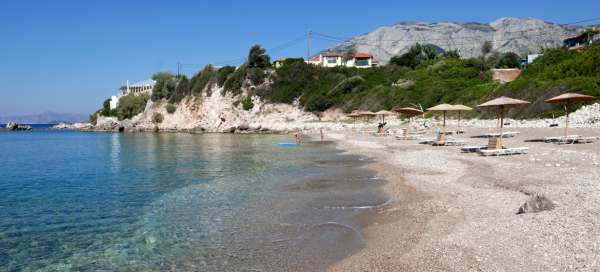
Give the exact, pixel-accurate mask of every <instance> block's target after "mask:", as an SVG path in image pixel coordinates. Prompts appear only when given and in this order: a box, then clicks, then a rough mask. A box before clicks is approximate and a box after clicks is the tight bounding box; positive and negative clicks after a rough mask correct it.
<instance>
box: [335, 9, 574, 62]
mask: <svg viewBox="0 0 600 272" xmlns="http://www.w3.org/2000/svg"><path fill="white" fill-rule="evenodd" d="M580 29H581V27H577V26H570V25H561V24H555V23H549V22H545V21H542V20H539V19H533V18H527V19H519V18H501V19H498V20H496V21H494V22H491V23H489V24H482V23H465V22H437V23H425V22H401V23H398V24H396V25H392V26H384V27H379V28H377V29H375V30H374V31H372V32H369V33H367V34H364V35H360V36H356V37H353V38H351V39H350V40H347V41H344V42H341V43H339V44H337V45H336V46H334V47H333V48H331V49H332V50H344V49H347V48H352V47H353V48H355V49H356V50H357V51H359V52H370V53H371V54H373V56H374V57H375V59H376V60H379V61H380V62H382V63H387V62H388V61H389V59H390V58H391V57H392V56H395V55H399V54H402V53H405V52H406V51H407V50H408V49H409V48H410V47H411V46H412V45H414V44H415V43H420V44H430V45H435V46H437V47H439V48H442V49H444V50H458V52H459V53H460V55H461V56H462V57H466V58H469V57H477V56H479V55H480V54H481V53H480V52H481V46H482V45H483V43H484V42H485V41H492V42H493V45H494V49H495V50H497V51H499V52H509V51H512V52H515V53H517V54H519V55H522V54H532V53H538V52H539V51H540V49H541V48H552V47H557V46H561V45H562V40H563V39H564V38H566V37H568V36H572V35H575V34H576V33H577V32H578V31H579V30H580Z"/></svg>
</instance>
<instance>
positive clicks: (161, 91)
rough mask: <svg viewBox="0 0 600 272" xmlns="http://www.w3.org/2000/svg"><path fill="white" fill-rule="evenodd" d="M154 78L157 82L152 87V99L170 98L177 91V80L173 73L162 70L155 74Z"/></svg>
mask: <svg viewBox="0 0 600 272" xmlns="http://www.w3.org/2000/svg"><path fill="white" fill-rule="evenodd" d="M152 79H153V80H155V81H156V84H155V85H154V88H153V89H152V96H151V98H152V101H158V100H160V99H163V98H169V97H171V94H172V93H174V92H175V87H176V86H177V82H176V80H175V76H174V75H173V74H171V73H168V72H160V73H157V74H154V75H153V76H152Z"/></svg>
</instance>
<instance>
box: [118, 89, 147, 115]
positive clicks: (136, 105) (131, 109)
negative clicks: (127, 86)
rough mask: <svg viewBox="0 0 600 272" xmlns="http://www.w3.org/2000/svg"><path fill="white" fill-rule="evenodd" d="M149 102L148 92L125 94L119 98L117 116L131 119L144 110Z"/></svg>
mask: <svg viewBox="0 0 600 272" xmlns="http://www.w3.org/2000/svg"><path fill="white" fill-rule="evenodd" d="M147 102H148V95H147V94H142V95H135V94H128V95H126V96H123V97H121V99H120V100H119V105H118V106H117V117H118V118H119V120H123V119H130V118H132V117H134V116H136V115H137V114H139V113H140V112H142V111H144V109H145V108H146V103H147Z"/></svg>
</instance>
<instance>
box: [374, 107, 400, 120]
mask: <svg viewBox="0 0 600 272" xmlns="http://www.w3.org/2000/svg"><path fill="white" fill-rule="evenodd" d="M375 114H377V115H379V116H381V122H382V123H385V116H386V115H395V113H393V112H391V111H387V110H380V111H378V112H376V113H375Z"/></svg>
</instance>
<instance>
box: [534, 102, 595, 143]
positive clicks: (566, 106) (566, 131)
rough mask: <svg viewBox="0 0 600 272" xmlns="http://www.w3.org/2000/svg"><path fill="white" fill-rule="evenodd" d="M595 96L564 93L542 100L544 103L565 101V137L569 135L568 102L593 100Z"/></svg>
mask: <svg viewBox="0 0 600 272" xmlns="http://www.w3.org/2000/svg"><path fill="white" fill-rule="evenodd" d="M594 99H595V97H593V96H591V95H585V94H578V93H564V94H561V95H559V96H555V97H552V98H550V99H547V100H544V102H546V103H552V104H558V103H565V112H566V114H567V116H566V117H567V119H566V121H565V122H566V123H565V137H567V136H569V134H568V132H569V104H571V103H573V102H581V101H589V100H594Z"/></svg>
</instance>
